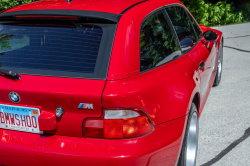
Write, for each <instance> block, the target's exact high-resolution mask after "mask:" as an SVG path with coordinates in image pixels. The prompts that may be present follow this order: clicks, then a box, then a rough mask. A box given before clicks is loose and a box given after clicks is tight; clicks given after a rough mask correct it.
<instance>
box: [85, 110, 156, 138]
mask: <svg viewBox="0 0 250 166" xmlns="http://www.w3.org/2000/svg"><path fill="white" fill-rule="evenodd" d="M152 130H153V124H152V122H151V121H150V119H149V117H148V116H147V114H146V113H144V112H143V111H141V110H139V109H119V110H117V109H116V110H113V109H112V110H111V109H107V110H104V116H103V118H101V119H87V120H86V121H85V123H84V127H83V133H84V137H85V138H104V139H126V138H135V137H140V136H143V135H146V134H148V133H150V132H151V131H152Z"/></svg>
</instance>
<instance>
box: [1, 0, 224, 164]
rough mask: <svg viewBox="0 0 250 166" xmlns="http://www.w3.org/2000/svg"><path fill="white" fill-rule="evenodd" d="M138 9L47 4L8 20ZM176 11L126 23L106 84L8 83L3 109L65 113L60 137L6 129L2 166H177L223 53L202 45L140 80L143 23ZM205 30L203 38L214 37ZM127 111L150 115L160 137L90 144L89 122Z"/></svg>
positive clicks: (155, 0) (143, 9) (151, 4)
mask: <svg viewBox="0 0 250 166" xmlns="http://www.w3.org/2000/svg"><path fill="white" fill-rule="evenodd" d="M137 2H140V0H119V1H116V0H105V1H100V0H84V1H83V0H73V2H70V3H67V2H66V0H42V1H37V2H33V3H30V4H27V5H21V6H18V7H17V8H13V9H11V10H8V11H7V12H11V11H19V10H37V9H71V10H90V11H100V12H108V13H114V14H120V13H121V12H122V11H123V10H125V9H126V8H127V7H129V6H131V5H133V4H135V3H137ZM172 3H175V4H181V3H180V2H179V1H177V0H169V1H167V2H166V1H161V0H149V1H146V2H144V3H141V4H139V5H137V6H135V7H133V8H131V9H130V10H128V11H127V12H126V13H125V14H124V15H123V16H122V17H121V19H120V21H119V23H118V27H117V31H116V36H115V40H114V43H113V50H112V54H111V60H110V65H109V71H108V76H107V79H106V80H89V79H75V78H58V77H45V76H32V75H22V79H21V80H19V81H14V80H12V79H7V78H5V77H0V92H1V95H0V102H1V103H5V104H13V103H11V101H10V100H9V98H8V93H9V92H10V91H15V92H17V93H18V94H19V95H20V96H21V101H20V103H19V104H15V105H19V106H27V107H35V108H39V109H40V111H41V117H42V115H45V113H48V114H50V115H52V116H51V117H52V119H53V118H54V116H53V115H54V114H55V111H56V108H57V107H62V108H63V109H64V110H65V114H64V115H63V116H62V119H61V120H60V121H59V122H57V127H56V125H55V124H54V125H52V126H53V127H51V126H50V128H51V129H52V128H53V129H56V130H53V131H51V132H49V134H48V135H46V134H45V135H38V134H31V133H24V132H18V131H11V130H3V129H0V165H39V164H40V165H47V166H49V165H62V166H63V165H69V164H70V165H83V164H84V165H93V166H95V165H98V166H99V165H108V166H111V165H121V166H123V165H124V166H125V165H133V166H137V165H148V166H150V165H152V166H157V165H168V166H173V165H176V164H177V161H178V156H179V154H180V149H181V145H182V140H183V136H184V131H185V128H186V121H187V117H188V116H187V114H188V112H189V110H190V107H191V103H192V101H193V98H194V96H195V95H197V94H198V96H200V93H201V91H202V89H203V91H204V92H203V97H202V98H201V99H200V101H199V103H200V105H199V106H198V107H199V115H200V114H201V112H202V109H203V108H204V105H205V102H206V100H207V97H208V95H209V92H210V89H211V87H212V84H213V81H214V78H215V75H216V67H215V68H214V69H213V68H212V69H213V70H212V69H210V68H209V67H213V66H217V60H218V53H216V51H215V49H213V48H212V47H211V46H212V43H211V44H210V48H212V49H211V51H212V52H211V53H210V52H209V50H208V49H207V48H206V47H205V46H204V45H203V44H202V43H201V42H199V43H198V44H197V45H196V46H195V48H193V49H192V50H191V51H190V52H189V53H187V54H186V55H184V56H182V57H180V58H178V59H176V60H174V61H172V62H170V63H168V64H166V65H163V66H160V67H158V68H156V69H152V70H150V71H148V72H145V73H140V71H139V70H140V43H139V41H140V38H139V37H140V36H139V35H140V27H141V23H142V21H143V19H144V18H145V17H146V16H147V15H148V14H149V13H151V12H153V11H154V10H157V9H158V8H160V7H162V6H164V5H168V4H172ZM138 11H140V12H138ZM201 28H202V30H203V32H205V31H206V30H212V29H209V28H207V27H205V26H201ZM213 31H215V30H213ZM215 32H216V33H217V34H218V35H219V38H218V47H219V46H220V41H221V35H222V34H221V32H219V31H215ZM214 51H215V52H214ZM211 55H212V56H211ZM201 61H204V62H205V64H206V65H207V66H205V69H204V70H203V71H200V70H199V63H200V62H201ZM209 61H211V62H209ZM203 83H204V85H203ZM205 84H206V85H208V86H205ZM79 103H91V104H93V105H94V109H93V110H81V109H78V105H79ZM13 105H14V104H13ZM123 107H126V108H129V107H132V108H139V109H141V110H144V111H145V113H147V114H148V115H149V117H150V119H151V120H152V122H153V124H154V125H155V126H154V130H153V131H152V132H151V133H149V134H147V135H145V136H142V137H139V138H134V139H121V140H112V139H86V138H83V134H82V130H83V123H84V120H85V119H86V118H89V117H92V118H100V117H102V116H103V109H105V108H109V109H111V108H114V109H115V108H123ZM52 122H55V121H53V120H52ZM45 126H46V125H44V126H43V125H42V127H45ZM12 157H13V158H18V160H12V159H11V158H12Z"/></svg>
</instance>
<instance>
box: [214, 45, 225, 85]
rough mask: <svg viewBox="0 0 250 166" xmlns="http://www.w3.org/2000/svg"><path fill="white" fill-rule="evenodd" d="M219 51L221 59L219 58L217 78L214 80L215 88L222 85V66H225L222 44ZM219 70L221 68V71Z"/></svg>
mask: <svg viewBox="0 0 250 166" xmlns="http://www.w3.org/2000/svg"><path fill="white" fill-rule="evenodd" d="M219 51H220V54H219V58H218V65H217V72H216V76H215V79H214V84H213V87H215V86H218V85H219V84H220V81H221V75H222V64H223V45H222V43H221V45H220V50H219ZM220 61H221V66H219V65H220V64H219V62H220ZM219 68H221V69H219ZM220 70H221V71H220Z"/></svg>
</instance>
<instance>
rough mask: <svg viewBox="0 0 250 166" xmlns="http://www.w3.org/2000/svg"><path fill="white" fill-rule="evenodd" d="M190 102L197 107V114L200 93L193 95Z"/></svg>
mask: <svg viewBox="0 0 250 166" xmlns="http://www.w3.org/2000/svg"><path fill="white" fill-rule="evenodd" d="M192 103H194V104H195V106H196V108H197V112H198V114H199V111H200V94H199V93H198V92H197V93H196V94H195V95H194V98H193V100H192Z"/></svg>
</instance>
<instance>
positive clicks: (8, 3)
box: [0, 0, 32, 11]
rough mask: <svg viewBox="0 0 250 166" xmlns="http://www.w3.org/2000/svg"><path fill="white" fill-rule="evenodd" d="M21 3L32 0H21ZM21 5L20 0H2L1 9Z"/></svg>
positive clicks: (0, 1) (0, 2)
mask: <svg viewBox="0 0 250 166" xmlns="http://www.w3.org/2000/svg"><path fill="white" fill-rule="evenodd" d="M20 2H21V3H23V4H24V3H28V2H32V0H20ZM16 5H19V0H0V11H1V10H5V9H8V8H10V7H13V6H16Z"/></svg>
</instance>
